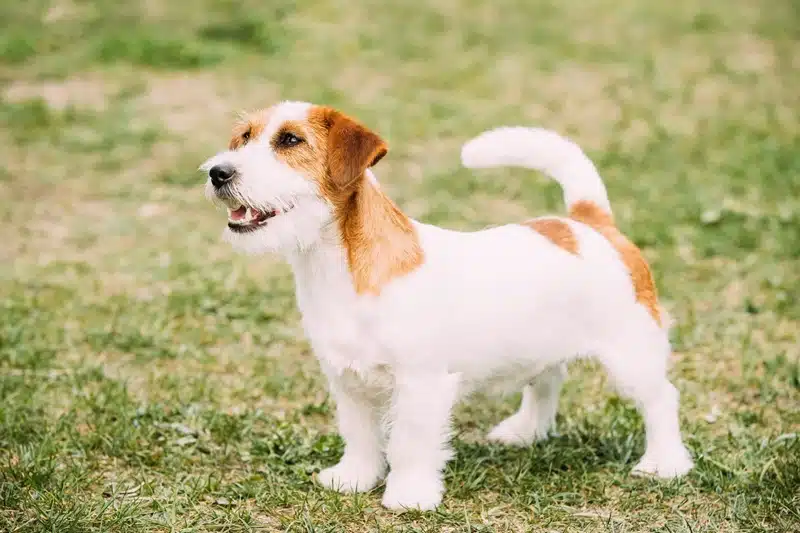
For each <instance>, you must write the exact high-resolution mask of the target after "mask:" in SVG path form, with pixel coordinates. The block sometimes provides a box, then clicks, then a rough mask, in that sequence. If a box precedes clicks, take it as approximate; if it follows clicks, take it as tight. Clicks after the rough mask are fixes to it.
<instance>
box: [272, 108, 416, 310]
mask: <svg viewBox="0 0 800 533" xmlns="http://www.w3.org/2000/svg"><path fill="white" fill-rule="evenodd" d="M306 129H307V131H308V134H309V135H310V136H312V137H313V141H312V142H311V143H310V144H313V145H314V146H313V151H314V152H315V154H316V155H314V157H313V158H312V157H310V156H306V155H301V154H297V155H295V154H294V153H293V154H292V156H291V157H292V160H291V161H289V160H288V159H286V161H287V163H288V164H291V165H293V166H295V165H297V166H296V168H303V169H304V170H305V171H306V172H309V173H310V175H311V176H316V177H317V179H318V180H319V184H320V189H321V190H322V194H323V195H324V196H325V197H326V198H327V199H328V200H329V201H330V202H331V204H332V205H333V210H334V216H335V218H336V221H337V224H338V226H339V231H340V233H341V237H342V243H343V245H344V247H345V250H346V252H347V262H348V266H349V268H350V273H351V275H352V278H353V285H354V286H355V289H356V292H357V293H359V294H376V295H377V294H379V293H380V291H381V290H382V288H383V287H384V286H385V285H386V284H387V283H388V282H390V281H391V280H393V279H395V278H398V277H401V276H404V275H406V274H408V273H410V272H412V271H413V270H415V269H416V268H418V267H419V266H420V265H421V264H422V262H423V261H424V254H423V252H422V247H421V246H420V243H419V239H418V236H417V232H416V229H415V228H414V226H413V224H412V223H411V220H410V219H409V218H408V217H407V216H406V215H405V214H404V213H403V212H402V211H401V210H400V209H399V208H398V207H397V205H395V204H394V202H392V200H391V199H390V198H389V197H388V196H386V195H385V194H384V193H383V192H382V191H381V190H380V188H379V187H378V186H377V185H376V184H375V183H373V182H372V181H371V180H370V179H369V178H367V176H366V174H365V173H366V170H367V169H368V168H369V167H371V166H373V165H375V164H376V163H377V162H378V161H380V160H381V159H382V158H383V156H385V155H386V153H387V151H388V148H387V146H386V143H385V142H384V141H383V139H381V138H380V137H379V136H378V135H376V134H375V133H373V132H372V131H370V130H369V129H367V128H366V127H365V126H363V125H362V124H360V123H359V122H357V121H355V120H354V119H352V118H350V117H348V116H346V115H344V114H342V113H340V112H339V111H336V110H334V109H331V108H328V107H314V108H312V110H311V111H310V113H309V120H308V123H307V124H306ZM292 152H294V150H292ZM312 159H316V162H312Z"/></svg>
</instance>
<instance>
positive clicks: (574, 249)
mask: <svg viewBox="0 0 800 533" xmlns="http://www.w3.org/2000/svg"><path fill="white" fill-rule="evenodd" d="M522 225H523V226H528V227H529V228H531V229H532V230H533V231H536V232H538V233H540V234H541V235H542V236H543V237H546V238H547V239H549V240H550V242H552V243H553V244H555V245H556V246H558V247H559V248H562V249H564V250H566V251H567V252H569V253H571V254H573V255H578V240H577V239H576V238H575V234H574V233H573V232H572V228H570V227H569V224H567V223H566V222H564V221H563V220H559V219H557V218H537V219H534V220H528V221H526V222H523V223H522Z"/></svg>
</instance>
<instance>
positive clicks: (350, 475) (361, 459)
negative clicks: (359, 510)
mask: <svg viewBox="0 0 800 533" xmlns="http://www.w3.org/2000/svg"><path fill="white" fill-rule="evenodd" d="M330 387H331V395H332V396H333V399H334V401H335V402H336V418H337V422H338V425H339V434H340V435H341V436H342V438H343V439H344V442H345V446H344V454H343V455H342V458H341V460H340V461H339V463H338V464H336V465H335V466H332V467H330V468H326V469H325V470H323V471H321V472H320V473H319V475H318V476H317V480H318V481H319V483H320V484H322V485H323V486H324V487H327V488H329V489H333V490H338V491H339V492H345V493H346V492H363V491H368V490H371V489H372V488H373V487H375V485H377V484H378V482H379V481H380V480H381V479H383V476H384V474H385V473H386V460H385V459H384V455H383V444H384V438H383V429H382V426H381V412H380V409H379V404H378V403H377V401H376V399H375V398H371V397H369V395H367V394H364V393H363V391H359V390H358V389H357V388H356V387H352V386H348V384H347V383H346V382H345V381H343V380H342V379H340V378H333V379H331V383H330Z"/></svg>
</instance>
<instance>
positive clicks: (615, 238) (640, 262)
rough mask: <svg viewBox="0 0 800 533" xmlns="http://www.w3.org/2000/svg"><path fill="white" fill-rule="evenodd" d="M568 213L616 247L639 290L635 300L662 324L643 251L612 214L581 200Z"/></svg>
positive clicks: (636, 288) (651, 276) (634, 287)
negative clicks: (624, 231) (618, 225)
mask: <svg viewBox="0 0 800 533" xmlns="http://www.w3.org/2000/svg"><path fill="white" fill-rule="evenodd" d="M569 215H570V217H571V218H573V219H574V220H577V221H578V222H582V223H584V224H586V225H587V226H590V227H592V228H593V229H594V230H595V231H597V232H598V233H600V234H601V235H602V236H603V237H605V238H606V239H607V240H608V242H610V243H611V245H612V246H613V247H614V248H615V249H616V250H617V252H618V253H619V255H620V257H621V258H622V262H623V263H624V264H625V266H626V267H627V269H628V273H629V274H630V277H631V281H632V282H633V289H634V291H635V292H636V300H637V301H638V302H639V303H641V304H642V305H644V306H645V307H646V308H647V310H648V311H649V312H650V315H651V316H652V317H653V318H654V319H655V321H656V322H657V323H658V324H659V325H660V324H661V310H660V309H659V306H658V292H657V291H656V284H655V282H654V281H653V274H652V273H651V272H650V267H649V265H648V264H647V261H646V260H645V258H644V256H643V255H642V252H641V250H639V248H637V247H636V245H635V244H633V243H632V242H631V241H630V240H629V239H628V238H627V237H625V235H623V234H622V233H621V232H620V231H619V230H618V229H617V227H616V226H615V225H614V219H613V217H612V216H611V213H609V212H607V211H605V210H604V209H603V208H601V207H600V206H598V205H597V204H595V203H594V202H590V201H587V200H581V201H579V202H575V203H574V204H573V205H572V207H571V208H570V211H569Z"/></svg>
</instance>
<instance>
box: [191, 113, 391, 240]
mask: <svg viewBox="0 0 800 533" xmlns="http://www.w3.org/2000/svg"><path fill="white" fill-rule="evenodd" d="M386 152H387V147H386V143H385V142H384V141H383V140H382V139H381V138H380V137H379V136H378V135H377V134H375V133H373V132H372V131H370V130H369V129H368V128H366V127H365V126H364V125H362V124H360V123H359V122H357V121H356V120H354V119H352V118H350V117H348V116H346V115H344V114H343V113H341V112H339V111H337V110H335V109H332V108H329V107H323V106H316V105H312V104H308V103H302V102H281V103H279V104H277V105H274V106H272V107H270V108H268V109H265V110H262V111H258V112H254V113H251V114H249V115H247V116H245V117H243V118H242V120H241V121H240V122H239V123H237V124H236V125H235V126H234V130H233V136H232V137H231V140H230V143H229V146H228V150H227V151H225V152H221V153H219V154H217V155H215V156H214V157H212V158H211V159H209V160H208V161H206V162H205V163H204V164H203V165H202V166H201V167H200V168H201V169H202V170H204V171H207V172H208V182H207V184H206V195H207V196H208V197H209V198H210V199H212V200H213V201H214V202H215V203H217V204H219V205H221V206H224V207H225V208H227V210H228V227H227V229H226V230H225V238H226V240H228V242H230V243H231V244H232V245H233V246H234V247H235V248H238V249H240V250H242V251H246V252H250V253H261V252H269V251H278V252H284V253H286V252H291V251H294V250H298V249H304V248H307V247H309V246H311V245H313V244H314V243H315V242H316V241H317V240H318V239H319V238H320V236H321V234H322V230H323V229H324V228H325V227H326V226H328V225H329V224H330V222H331V221H332V220H333V219H334V217H335V214H336V212H337V210H341V209H344V208H345V206H346V205H347V204H348V202H349V201H350V199H351V197H352V196H353V194H355V192H356V191H357V190H358V187H359V185H360V184H361V182H362V180H364V179H368V178H367V177H366V171H367V169H368V168H369V167H371V166H372V165H374V164H375V163H377V162H378V161H379V160H380V159H381V158H382V157H383V156H384V155H386Z"/></svg>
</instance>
